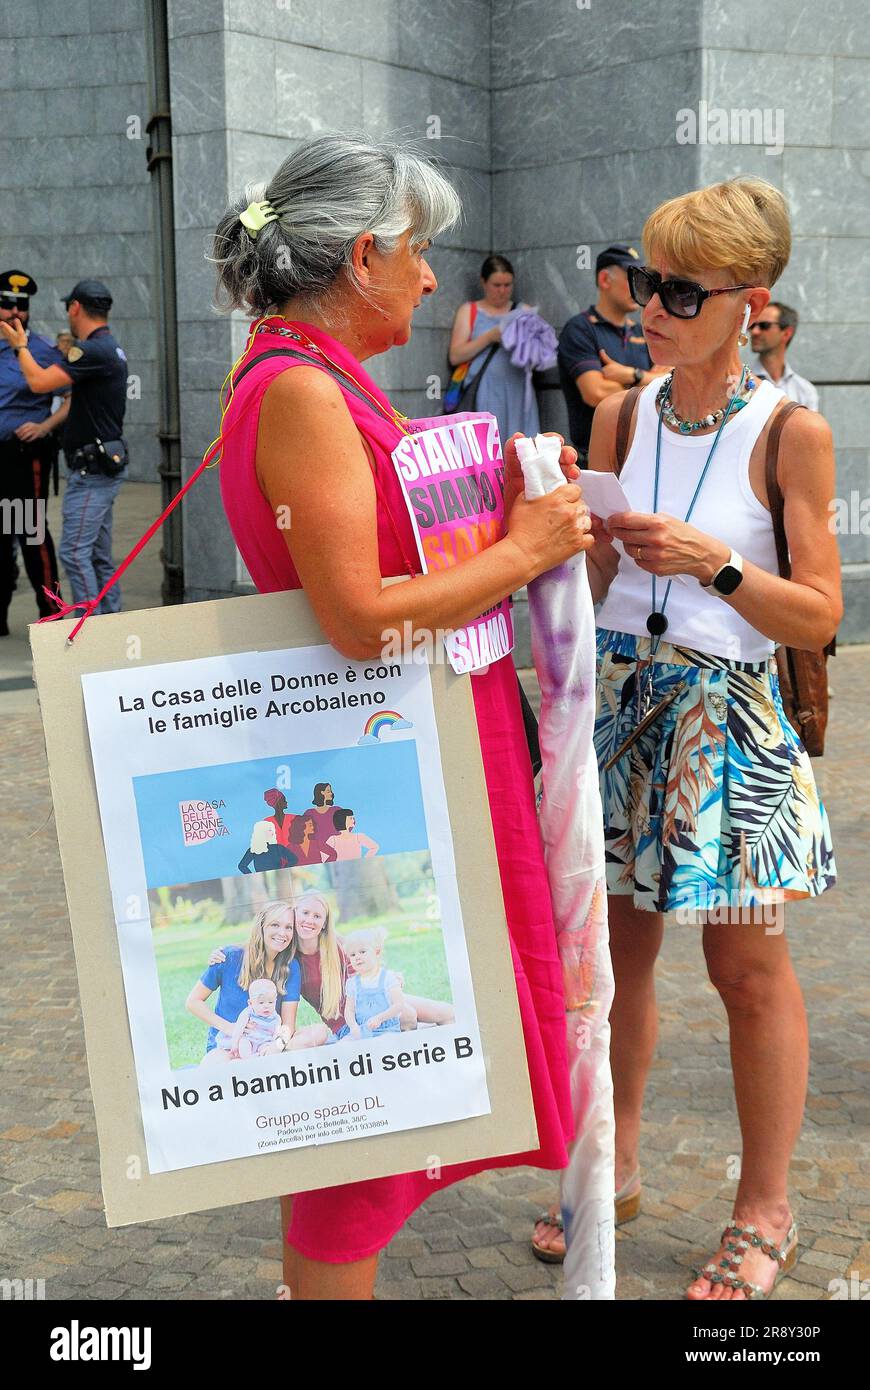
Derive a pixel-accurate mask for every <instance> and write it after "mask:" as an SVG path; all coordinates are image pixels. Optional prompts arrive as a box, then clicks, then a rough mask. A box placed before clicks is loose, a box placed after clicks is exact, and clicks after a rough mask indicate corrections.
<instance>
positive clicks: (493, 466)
mask: <svg viewBox="0 0 870 1390" xmlns="http://www.w3.org/2000/svg"><path fill="white" fill-rule="evenodd" d="M408 428H409V430H410V433H409V434H406V435H404V436H403V437H402V439H401V440H400V442H399V443H398V444H397V446H396V448H395V449H394V450H393V454H392V458H393V464H394V466H395V469H396V475H397V477H398V479H399V483H400V485H401V488H402V492H403V494H404V497H405V503H406V505H407V507H408V513H409V515H410V518H411V525H412V526H413V529H414V535H415V537H416V540H417V550H418V553H419V556H420V563H421V565H422V567H423V572H424V574H429V573H432V572H433V571H434V572H437V571H438V570H444V569H450V568H451V567H452V566H453V565H458V564H460V563H461V562H462V561H463V560H467V559H469V557H470V556H472V555H477V554H478V553H479V552H480V551H481V550H485V549H486V548H487V547H488V546H490V545H494V544H495V542H496V541H497V540H499V539H500V537H501V535H502V520H503V517H504V461H503V459H502V454H501V441H500V440H499V434H498V421H497V420H496V418H495V416H494V415H489V414H486V413H480V414H472V413H470V412H460V413H457V414H455V415H436V416H433V417H432V418H431V419H420V420H409V421H408ZM513 645H514V626H513V616H512V614H511V601H510V599H509V598H504V599H502V600H501V602H500V603H497V604H496V605H495V606H494V607H493V608H489V609H487V611H486V612H485V613H482V614H481V615H480V616H479V617H477V618H475V619H473V621H472V622H470V623H466V624H465V625H464V626H463V627H458V628H456V629H455V631H453V632H451V633H449V634H448V635H446V636H445V638H444V646H445V649H446V651H447V656H448V658H449V660H450V664H451V666H452V667H453V669H454V671H456V672H457V673H459V674H464V673H467V672H469V671H479V670H484V669H485V668H486V667H487V666H489V665H490V663H491V662H493V661H498V660H499V658H500V657H503V656H507V655H508V653H509V652H511V651H512V650H513Z"/></svg>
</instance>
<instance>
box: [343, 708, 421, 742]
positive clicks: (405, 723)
mask: <svg viewBox="0 0 870 1390" xmlns="http://www.w3.org/2000/svg"><path fill="white" fill-rule="evenodd" d="M413 727H414V726H413V724H412V722H411V720H410V719H405V718H403V716H402V715H401V714H399V712H398V710H394V709H382V710H378V712H377V714H373V715H372V716H371V718H370V719H368V720H367V721H366V726H365V728H364V729H363V733H362V738H360V739H358V740H357V741H358V742H359V743H378V742H379V740H380V737H381V734H382V733H383V732H384V730H385V729H412V728H413Z"/></svg>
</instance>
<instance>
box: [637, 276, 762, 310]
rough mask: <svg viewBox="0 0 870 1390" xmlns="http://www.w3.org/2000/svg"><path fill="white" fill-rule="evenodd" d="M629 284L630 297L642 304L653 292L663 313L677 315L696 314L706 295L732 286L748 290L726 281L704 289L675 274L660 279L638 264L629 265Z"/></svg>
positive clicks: (726, 290) (714, 295) (711, 294)
mask: <svg viewBox="0 0 870 1390" xmlns="http://www.w3.org/2000/svg"><path fill="white" fill-rule="evenodd" d="M627 274H628V287H629V289H630V290H631V295H632V298H633V299H635V300H636V301H637V303H638V304H640V305H641V307H644V306H645V305H647V304H649V302H650V300H651V299H652V297H653V295H654V294H657V295H658V297H659V299H660V300H661V302H662V308H663V309H664V311H665V313H666V314H673V316H674V318H677V319H693V318H697V316H698V314H700V312H701V305H702V304H703V303H704V300H705V299H714V298H715V297H716V295H717V294H731V293H732V292H733V291H734V290H748V289H750V288H751V286H750V285H726V286H725V288H724V289H721V290H705V289H704V286H703V285H698V284H696V283H695V281H694V280H681V279H678V278H674V279H670V280H663V279H662V277H661V276H660V275H659V273H658V271H657V270H646V269H644V268H642V267H641V266H639V265H632V266H629V267H628V271H627Z"/></svg>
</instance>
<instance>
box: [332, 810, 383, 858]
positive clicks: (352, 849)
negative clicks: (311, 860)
mask: <svg viewBox="0 0 870 1390" xmlns="http://www.w3.org/2000/svg"><path fill="white" fill-rule="evenodd" d="M332 819H333V824H334V826H335V834H334V835H330V837H329V839H328V840H327V842H326V843H327V845H329V846H330V847H331V848H332V849H334V850H335V854H336V858H337V859H363V858H365V859H370V858H371V857H372V855H373V854H377V852H378V849H379V845H378V843H377V841H376V840H372V839H370V838H369V836H368V835H363V833H362V831H360V830H357V829H355V826H356V817H355V815H354V813H353V811H336V812H335V813H334V815H333V818H332ZM363 850H365V851H366V853H365V855H363Z"/></svg>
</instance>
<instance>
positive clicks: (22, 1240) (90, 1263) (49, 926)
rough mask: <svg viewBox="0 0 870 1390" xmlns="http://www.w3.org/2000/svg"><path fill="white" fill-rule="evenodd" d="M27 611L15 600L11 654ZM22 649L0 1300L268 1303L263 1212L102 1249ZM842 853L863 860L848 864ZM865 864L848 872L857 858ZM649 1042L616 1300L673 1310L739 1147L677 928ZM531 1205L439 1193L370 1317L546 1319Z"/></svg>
mask: <svg viewBox="0 0 870 1390" xmlns="http://www.w3.org/2000/svg"><path fill="white" fill-rule="evenodd" d="M157 509H158V489H157V488H156V487H152V486H146V485H141V484H140V485H135V484H130V485H129V486H128V487H127V488H126V489H125V490H124V491H123V492H122V493H121V497H120V500H119V503H118V523H119V524H118V527H117V535H118V538H119V545H118V547H117V553H119V554H120V553H123V552H122V551H121V549H120V542H121V541H122V540H123V539H124V538H130V539H132V537H133V535H134V534H136V535H138V534H139V533H140V532H141V531H142V530H143V529H144V526H145V523H146V521H147V520H148V519H150V518H151V517H152V516H154V515H156V512H157ZM152 547H153V548H152V551H151V553H147V554H146V556H145V557H143V558H141V559H140V560H139V561H137V564H136V567H135V568H134V570H133V571H132V578H131V579H130V580H129V581H128V584H127V597H128V600H129V606H131V607H132V606H141V604H143V603H153V602H155V596H156V595H157V593H158V592H159V562H158V554H157V549H156V545H155V544H154V543H152ZM31 606H32V599H31V595H30V594H29V592H27V593H19V595H17V596H16V599H15V603H14V605H13V609H12V613H11V619H12V625H13V629H17V631H18V633H19V634H21V635H23V624H24V623H25V622H26V621H28V620H29V618H30V611H31ZM28 669H29V665H28V660H27V649H26V644H25V642H24V641H23V640H21V636H19V637H16V636H15V635H13V637H12V638H10V639H7V640H6V641H4V642H3V643H0V716H2V718H3V735H4V737H3V744H2V754H0V838H2V842H3V843H4V844H5V846H6V849H5V852H4V870H5V872H4V876H3V883H2V887H0V950H2V958H3V959H4V961H5V962H6V963H7V968H6V969H4V971H3V974H2V979H0V1019H2V1023H0V1030H2V1031H0V1037H2V1047H3V1058H4V1063H3V1087H2V1098H0V1211H2V1213H3V1215H4V1218H5V1219H4V1221H3V1234H2V1237H0V1278H2V1277H10V1278H12V1277H17V1278H32V1279H39V1278H42V1279H44V1280H45V1281H46V1283H45V1294H46V1297H47V1298H49V1299H63V1298H111V1299H116V1298H117V1299H130V1298H146V1299H151V1298H153V1299H179V1298H181V1299H214V1298H227V1299H237V1298H271V1297H273V1296H274V1291H275V1288H276V1286H277V1284H278V1283H279V1281H280V1262H279V1261H280V1243H279V1232H278V1220H277V1204H276V1203H274V1202H271V1201H270V1202H259V1203H253V1204H249V1205H246V1206H242V1207H234V1208H224V1209H222V1210H219V1211H212V1212H203V1213H200V1214H198V1215H196V1216H189V1217H185V1218H183V1219H181V1220H178V1221H174V1222H159V1223H153V1224H151V1225H147V1226H137V1227H130V1228H126V1229H123V1230H115V1231H108V1230H107V1229H106V1227H105V1224H104V1221H103V1216H102V1210H101V1201H100V1196H99V1164H98V1155H97V1147H96V1139H95V1134H94V1123H93V1112H92V1109H91V1102H90V1094H89V1090H88V1075H87V1068H86V1064H85V1059H84V1051H83V1043H82V1030H81V1020H80V1015H79V1010H78V1007H77V1002H76V998H77V993H76V984H75V971H74V965H73V958H72V949H71V945H70V939H69V934H68V929H67V920H66V910H65V900H64V894H63V884H62V880H61V872H60V863H59V859H58V853H57V843H56V839H55V834H54V827H53V822H52V818H51V808H50V803H49V800H48V790H47V778H46V770H45V761H44V753H43V745H42V733H41V728H40V724H39V719H38V714H37V712H36V706H35V699H34V696H33V694H32V691H30V690H26V689H9V687H8V685H6V682H8V681H11V682H12V683H13V685H18V684H19V683H21V682H23V681H24V680H25V679H26V677H27V674H28ZM868 676H870V648H863V649H862V648H851V649H846V650H845V651H843V653H842V655H841V656H839V657H838V658H837V660H836V662H835V664H834V667H833V672H832V684H833V689H834V692H835V699H834V702H833V717H832V728H831V732H830V756H826V757H825V759H824V760H823V761H822V762H820V763H818V764H817V774H818V777H819V781H820V784H821V786H822V789H823V792H824V795H825V799H826V801H827V803H828V806H829V809H830V812H831V818H832V822H833V827H834V836H835V842H836V848H837V858H838V861H839V868H840V875H841V887H839V888H837V890H836V891H835V892H833V893H831V894H829V895H828V897H827V900H824V899H823V900H822V901H821V902H819V903H817V904H815V905H798V906H796V907H794V908H793V909H792V910H791V912H790V926H789V935H790V938H791V941H792V948H793V952H794V955H795V959H796V962H797V967H798V972H799V975H800V978H801V980H802V982H803V985H804V989H805V993H806V999H807V1006H808V1010H809V1015H810V1029H811V1035H812V1043H813V1062H812V1073H811V1083H810V1096H809V1100H808V1105H807V1120H806V1124H805V1126H804V1131H803V1135H802V1138H801V1141H800V1144H799V1147H798V1149H797V1153H796V1156H795V1159H794V1163H793V1169H792V1174H793V1176H792V1190H793V1196H794V1201H795V1206H796V1210H797V1213H798V1218H799V1221H800V1225H801V1232H802V1254H801V1258H800V1261H799V1263H798V1265H797V1266H796V1268H795V1270H794V1272H793V1274H792V1276H791V1277H790V1278H789V1279H787V1280H785V1281H783V1283H782V1284H781V1285H780V1287H779V1289H778V1290H777V1295H776V1296H777V1297H778V1298H783V1299H817V1298H823V1297H826V1296H827V1294H828V1288H829V1283H830V1281H831V1280H833V1279H836V1278H838V1277H845V1278H848V1274H849V1272H850V1271H852V1270H854V1271H856V1272H857V1273H858V1275H859V1276H860V1277H861V1278H865V1279H868V1278H870V1244H868V1243H867V1242H868V1239H870V1238H868V1234H867V1232H868V1229H870V1146H868V1133H870V1123H868V1122H870V1050H868V1047H867V1035H868V1031H870V1026H868V1025H870V1008H868V992H867V988H866V953H867V937H868V924H867V915H866V910H865V902H866V892H867V886H868V868H867V864H866V831H865V825H866V819H865V818H866V816H867V813H868V809H870V776H868V769H870V764H868V759H867V747H868V739H867V733H868V722H870V721H868V715H867V701H866V687H867V683H868ZM862 839H863V841H864V843H863V844H862ZM862 850H863V853H862ZM659 994H660V1000H661V1011H662V1030H661V1041H660V1046H659V1051H658V1058H657V1061H656V1063H655V1067H654V1070H653V1073H652V1080H651V1085H650V1090H649V1097H648V1105H647V1111H646V1122H645V1126H644V1149H643V1167H644V1211H643V1215H642V1216H641V1217H640V1218H639V1220H637V1221H636V1222H634V1223H633V1224H632V1225H631V1226H629V1227H628V1228H627V1229H626V1230H625V1231H624V1232H621V1233H620V1234H619V1237H618V1246H617V1255H618V1271H619V1297H620V1298H623V1299H673V1298H677V1297H679V1296H680V1295H681V1290H682V1286H683V1283H684V1271H685V1269H686V1267H687V1266H689V1265H691V1264H692V1263H694V1262H695V1260H696V1259H697V1257H698V1256H699V1255H704V1254H707V1253H709V1251H710V1249H711V1248H712V1244H714V1243H715V1237H716V1236H717V1235H718V1232H719V1229H720V1228H721V1226H722V1225H723V1224H724V1222H725V1220H726V1218H727V1217H728V1216H729V1214H730V1201H731V1197H732V1195H733V1192H734V1188H735V1181H734V1177H735V1172H734V1164H735V1162H736V1151H737V1147H738V1132H737V1123H736V1116H735V1111H734V1103H733V1099H732V1096H731V1091H730V1083H729V1070H728V1051H727V1034H726V1029H725V1020H724V1013H723V1010H722V1007H721V1005H720V1003H719V1000H718V997H717V996H716V995H715V994H714V992H713V991H712V989H711V988H710V986H709V985H708V984H707V983H706V982H705V978H704V973H703V969H702V961H701V953H700V942H699V936H698V931H697V929H695V928H689V927H680V926H678V925H676V924H675V923H673V924H670V925H669V930H668V933H667V938H666V944H665V948H664V951H663V955H662V960H661V963H660V969H659ZM550 1193H551V1184H550V1181H549V1179H548V1178H547V1176H546V1175H544V1174H541V1173H538V1172H535V1171H534V1170H532V1169H519V1170H516V1169H514V1170H507V1171H505V1172H501V1173H499V1172H494V1173H490V1174H488V1175H486V1176H485V1177H480V1178H476V1179H472V1180H471V1181H469V1182H466V1183H463V1184H461V1185H459V1186H457V1187H455V1188H453V1189H452V1190H449V1191H447V1192H443V1193H439V1194H438V1195H436V1196H435V1197H433V1198H432V1199H431V1201H430V1202H428V1203H427V1204H426V1206H424V1207H423V1208H422V1209H421V1210H420V1211H419V1213H418V1214H417V1215H416V1216H415V1218H414V1219H413V1220H412V1221H411V1222H409V1223H408V1225H407V1227H406V1228H405V1229H404V1230H403V1231H402V1232H401V1233H400V1234H399V1235H398V1236H397V1237H396V1238H395V1240H394V1241H393V1242H392V1245H391V1246H390V1248H389V1250H388V1252H387V1254H386V1257H385V1258H384V1260H383V1261H382V1266H381V1275H380V1279H379V1283H378V1295H379V1297H381V1298H388V1299H420V1298H425V1299H431V1298H457V1299H462V1298H479V1299H481V1298H482V1299H554V1298H558V1297H559V1296H560V1292H561V1289H560V1275H559V1271H558V1270H557V1269H556V1270H554V1269H553V1268H551V1267H548V1266H544V1265H541V1264H539V1263H538V1262H537V1261H535V1260H534V1259H533V1258H532V1256H531V1254H530V1252H529V1247H528V1237H529V1234H530V1229H531V1221H532V1219H533V1217H534V1215H535V1214H536V1212H537V1211H538V1209H539V1207H540V1205H541V1203H542V1202H543V1201H545V1200H546V1199H548V1197H549V1196H550Z"/></svg>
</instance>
